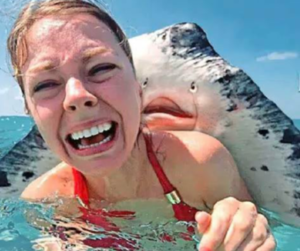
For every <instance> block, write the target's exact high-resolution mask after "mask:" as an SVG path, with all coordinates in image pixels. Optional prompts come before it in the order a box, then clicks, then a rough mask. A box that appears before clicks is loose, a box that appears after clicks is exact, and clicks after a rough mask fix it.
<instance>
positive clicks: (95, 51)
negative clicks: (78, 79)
mask: <svg viewBox="0 0 300 251" xmlns="http://www.w3.org/2000/svg"><path fill="white" fill-rule="evenodd" d="M108 52H111V50H110V49H108V48H106V47H95V48H90V49H87V50H85V51H84V52H83V56H82V61H83V62H84V63H85V62H87V61H89V60H90V59H91V58H92V57H94V56H98V55H103V54H106V53H108Z"/></svg>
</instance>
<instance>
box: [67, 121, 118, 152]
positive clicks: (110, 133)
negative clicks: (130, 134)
mask: <svg viewBox="0 0 300 251" xmlns="http://www.w3.org/2000/svg"><path fill="white" fill-rule="evenodd" d="M116 131H117V123H116V122H112V121H111V122H107V123H104V124H101V125H98V126H93V127H91V128H89V129H85V130H82V131H78V132H74V133H72V134H69V135H68V136H67V141H68V142H69V143H70V145H71V146H72V147H73V148H75V149H76V150H86V149H91V148H95V147H99V146H102V145H105V144H107V143H108V142H111V141H113V139H114V138H115V135H116Z"/></svg>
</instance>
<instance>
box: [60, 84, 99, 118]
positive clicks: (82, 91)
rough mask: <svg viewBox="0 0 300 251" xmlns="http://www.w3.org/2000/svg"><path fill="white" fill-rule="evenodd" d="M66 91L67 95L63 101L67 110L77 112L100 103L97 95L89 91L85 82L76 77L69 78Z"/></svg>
mask: <svg viewBox="0 0 300 251" xmlns="http://www.w3.org/2000/svg"><path fill="white" fill-rule="evenodd" d="M65 91H66V96H65V99H64V103H63V106H64V109H65V111H68V112H75V111H79V110H81V109H85V108H90V107H93V106H95V105H96V104H97V103H98V99H97V97H96V96H94V95H93V94H92V93H91V92H89V91H88V90H87V89H86V88H85V86H84V84H83V83H82V82H81V81H80V80H78V79H76V78H71V79H69V80H68V82H67V84H66V89H65Z"/></svg>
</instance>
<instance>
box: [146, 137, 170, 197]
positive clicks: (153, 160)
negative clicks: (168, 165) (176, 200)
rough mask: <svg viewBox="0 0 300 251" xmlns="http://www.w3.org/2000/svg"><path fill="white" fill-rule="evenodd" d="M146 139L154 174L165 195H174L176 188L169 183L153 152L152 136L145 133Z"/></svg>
mask: <svg viewBox="0 0 300 251" xmlns="http://www.w3.org/2000/svg"><path fill="white" fill-rule="evenodd" d="M143 136H144V139H145V143H146V149H147V155H148V159H149V161H150V163H151V165H152V167H153V170H154V172H155V173H156V176H157V178H158V180H159V183H160V184H161V186H162V188H163V190H164V193H165V194H168V193H172V192H173V191H174V190H175V188H174V187H173V185H172V184H171V182H170V181H169V179H168V177H167V176H166V174H165V172H164V170H163V168H162V166H161V165H160V163H159V162H158V160H157V158H156V155H155V153H154V151H153V144H152V139H151V135H150V134H146V133H143Z"/></svg>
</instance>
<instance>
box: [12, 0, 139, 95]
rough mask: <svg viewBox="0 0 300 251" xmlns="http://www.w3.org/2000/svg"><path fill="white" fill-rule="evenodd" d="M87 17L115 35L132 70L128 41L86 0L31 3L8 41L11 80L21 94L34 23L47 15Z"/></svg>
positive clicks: (20, 15)
mask: <svg viewBox="0 0 300 251" xmlns="http://www.w3.org/2000/svg"><path fill="white" fill-rule="evenodd" d="M71 14H89V15H92V16H94V17H96V18H97V19H98V20H100V21H101V22H103V23H104V24H106V25H107V26H108V27H109V28H110V30H111V31H112V32H113V34H114V35H115V37H116V39H117V41H118V42H119V43H120V46H121V48H122V49H123V50H124V52H125V54H126V55H127V57H128V59H129V61H130V63H131V65H132V67H133V70H134V65H133V59H132V54H131V50H130V46H129V42H128V39H127V37H126V35H125V33H124V32H123V31H122V29H121V28H120V26H119V25H118V24H117V22H116V21H115V20H114V19H113V18H112V17H111V16H110V15H109V14H108V13H107V12H105V11H104V10H103V9H101V8H100V7H99V6H97V5H96V4H94V3H92V2H89V1H88V0H44V1H32V2H30V3H29V4H28V5H26V6H25V7H24V9H23V10H22V11H21V13H20V14H19V16H18V18H17V20H16V22H15V24H14V26H13V28H12V31H11V32H10V35H9V37H8V39H7V47H8V51H9V54H10V60H11V64H12V67H13V70H14V76H15V78H16V80H17V82H18V84H19V86H20V88H21V90H22V93H23V94H24V89H23V79H22V74H21V67H22V66H23V65H24V64H25V63H26V60H27V56H28V49H27V44H26V34H27V32H28V31H29V29H30V27H31V26H32V25H33V24H34V22H35V21H37V20H39V19H41V18H43V17H45V16H48V15H71Z"/></svg>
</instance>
